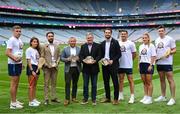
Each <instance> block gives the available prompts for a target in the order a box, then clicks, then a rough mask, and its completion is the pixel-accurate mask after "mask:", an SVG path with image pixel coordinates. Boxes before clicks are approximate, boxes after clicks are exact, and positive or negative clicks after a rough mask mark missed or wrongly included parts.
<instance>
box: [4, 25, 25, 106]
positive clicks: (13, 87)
mask: <svg viewBox="0 0 180 114" xmlns="http://www.w3.org/2000/svg"><path fill="white" fill-rule="evenodd" d="M12 32H13V36H12V37H11V38H10V39H9V40H8V42H7V49H6V55H7V56H8V74H9V76H10V78H11V84H10V94H11V103H10V109H21V108H23V106H22V105H23V103H21V102H19V101H18V100H17V99H16V94H17V90H18V85H19V79H20V75H21V71H22V55H23V43H22V41H21V39H20V36H21V27H20V26H18V25H15V26H13V28H12Z"/></svg>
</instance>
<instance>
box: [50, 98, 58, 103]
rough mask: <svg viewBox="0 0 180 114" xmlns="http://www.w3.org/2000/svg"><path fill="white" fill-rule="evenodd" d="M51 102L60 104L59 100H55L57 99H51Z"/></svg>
mask: <svg viewBox="0 0 180 114" xmlns="http://www.w3.org/2000/svg"><path fill="white" fill-rule="evenodd" d="M51 102H54V103H60V100H58V99H57V98H55V99H51Z"/></svg>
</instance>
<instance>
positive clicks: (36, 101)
mask: <svg viewBox="0 0 180 114" xmlns="http://www.w3.org/2000/svg"><path fill="white" fill-rule="evenodd" d="M33 102H35V103H37V104H39V105H40V104H41V102H39V101H38V100H37V99H34V100H33Z"/></svg>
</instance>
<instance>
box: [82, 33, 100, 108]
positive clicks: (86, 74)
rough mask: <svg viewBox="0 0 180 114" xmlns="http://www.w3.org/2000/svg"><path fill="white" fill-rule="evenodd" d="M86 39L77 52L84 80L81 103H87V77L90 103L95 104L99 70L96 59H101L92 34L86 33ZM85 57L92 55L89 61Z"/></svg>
mask: <svg viewBox="0 0 180 114" xmlns="http://www.w3.org/2000/svg"><path fill="white" fill-rule="evenodd" d="M86 40H87V42H86V43H85V44H83V45H82V46H81V51H80V54H79V58H80V60H81V62H82V63H83V69H82V73H83V82H84V85H83V86H84V88H83V96H84V99H83V101H82V103H81V104H87V103H88V97H89V95H88V93H89V91H88V88H89V87H88V85H89V79H91V84H92V85H91V87H92V88H91V90H92V92H91V93H92V94H91V97H92V105H96V93H97V76H98V72H99V64H98V61H99V60H100V59H101V53H100V45H99V44H97V43H95V42H94V41H93V40H94V36H93V34H92V33H87V35H86ZM87 57H92V58H93V60H91V62H86V61H85V59H86V58H87Z"/></svg>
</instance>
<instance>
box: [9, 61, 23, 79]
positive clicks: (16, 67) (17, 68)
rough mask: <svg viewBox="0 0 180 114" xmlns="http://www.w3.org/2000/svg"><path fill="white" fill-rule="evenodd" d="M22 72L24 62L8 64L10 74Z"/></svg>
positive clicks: (14, 74)
mask: <svg viewBox="0 0 180 114" xmlns="http://www.w3.org/2000/svg"><path fill="white" fill-rule="evenodd" d="M21 72H22V64H8V74H9V76H20V75H21Z"/></svg>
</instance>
